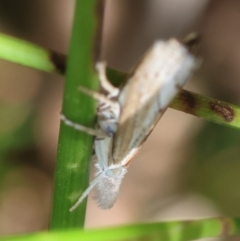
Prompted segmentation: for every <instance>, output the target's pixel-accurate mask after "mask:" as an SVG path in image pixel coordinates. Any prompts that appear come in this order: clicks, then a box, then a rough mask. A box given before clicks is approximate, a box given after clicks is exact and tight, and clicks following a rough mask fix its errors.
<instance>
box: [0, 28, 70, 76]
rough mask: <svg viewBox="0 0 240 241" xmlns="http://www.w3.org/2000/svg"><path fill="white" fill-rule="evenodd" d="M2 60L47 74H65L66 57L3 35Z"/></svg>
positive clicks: (1, 41)
mask: <svg viewBox="0 0 240 241" xmlns="http://www.w3.org/2000/svg"><path fill="white" fill-rule="evenodd" d="M0 59H3V60H7V61H9V62H12V63H16V64H20V65H23V66H26V67H28V68H33V69H37V70H41V71H45V72H59V73H63V72H64V69H65V64H66V55H63V54H60V53H56V52H52V51H50V50H47V49H44V48H42V47H40V46H38V45H35V44H32V43H30V42H27V41H24V40H21V39H17V38H14V37H11V36H8V35H5V34H2V33H1V34H0Z"/></svg>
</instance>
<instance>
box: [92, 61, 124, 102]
mask: <svg viewBox="0 0 240 241" xmlns="http://www.w3.org/2000/svg"><path fill="white" fill-rule="evenodd" d="M95 68H96V70H97V72H98V77H99V81H100V84H101V87H102V88H103V89H104V90H105V91H107V92H108V97H109V98H112V97H117V96H118V94H119V89H118V88H116V87H114V86H113V85H112V84H111V83H110V81H109V80H108V78H107V75H106V62H103V61H100V62H97V63H96V66H95Z"/></svg>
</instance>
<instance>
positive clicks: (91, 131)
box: [60, 113, 109, 138]
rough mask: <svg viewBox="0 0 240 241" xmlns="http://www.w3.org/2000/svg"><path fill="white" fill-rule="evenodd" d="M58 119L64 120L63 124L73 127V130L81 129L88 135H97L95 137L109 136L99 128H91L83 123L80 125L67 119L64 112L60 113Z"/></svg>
mask: <svg viewBox="0 0 240 241" xmlns="http://www.w3.org/2000/svg"><path fill="white" fill-rule="evenodd" d="M60 119H61V120H62V121H63V122H64V124H65V125H67V126H71V127H72V128H74V129H75V130H78V131H82V132H85V133H87V134H89V135H93V136H97V137H102V138H106V137H109V136H108V135H107V134H106V133H104V132H103V131H101V130H97V129H92V128H89V127H86V126H83V125H80V124H78V123H75V122H73V121H71V120H69V119H68V118H67V117H66V116H65V115H64V114H62V113H61V114H60Z"/></svg>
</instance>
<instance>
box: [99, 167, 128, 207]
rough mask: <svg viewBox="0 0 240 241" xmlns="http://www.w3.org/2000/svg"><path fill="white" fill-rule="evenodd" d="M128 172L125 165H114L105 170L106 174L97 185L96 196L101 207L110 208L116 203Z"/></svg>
mask: <svg viewBox="0 0 240 241" xmlns="http://www.w3.org/2000/svg"><path fill="white" fill-rule="evenodd" d="M126 172H127V170H126V168H125V167H123V166H116V167H114V165H112V166H110V167H109V168H108V169H107V170H105V171H104V175H102V178H101V179H100V180H99V182H98V183H97V185H96V195H95V197H94V199H95V200H96V201H97V203H98V205H99V207H100V208H102V209H109V208H111V207H112V206H113V205H114V203H115V201H116V199H117V197H118V193H119V188H120V185H121V182H122V179H123V177H124V175H125V174H126Z"/></svg>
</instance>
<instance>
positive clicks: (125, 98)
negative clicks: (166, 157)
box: [62, 39, 195, 211]
mask: <svg viewBox="0 0 240 241" xmlns="http://www.w3.org/2000/svg"><path fill="white" fill-rule="evenodd" d="M194 66H195V59H194V57H193V56H192V55H191V54H190V53H189V52H188V50H187V49H186V47H184V46H183V45H182V44H181V43H179V42H178V41H177V40H175V39H170V40H169V41H157V42H155V43H154V44H153V46H152V47H151V48H150V49H149V50H148V52H147V53H146V54H145V55H144V57H143V58H142V60H141V62H140V63H139V64H138V65H137V66H136V68H135V69H134V71H133V72H132V73H131V74H130V75H129V78H128V81H127V82H126V84H125V85H124V86H123V87H122V89H120V90H116V88H115V87H113V89H112V90H113V93H112V95H111V93H110V92H111V91H109V93H108V94H107V95H102V94H99V93H95V92H92V91H90V90H86V89H84V88H81V90H82V91H84V92H85V93H86V94H88V95H90V96H92V97H94V98H95V99H97V100H98V101H99V103H100V106H101V107H104V108H102V111H103V112H101V108H99V113H98V124H99V126H100V130H92V129H91V131H88V129H89V128H87V129H84V127H83V126H81V125H79V124H76V123H73V122H71V121H70V120H68V119H67V118H66V117H64V116H63V117H62V119H63V120H64V122H65V123H66V124H67V125H69V126H72V127H73V128H76V129H79V130H82V131H85V132H87V133H89V134H96V137H95V141H94V148H95V152H96V156H97V159H98V163H97V164H96V165H95V166H96V168H97V170H98V171H97V173H96V176H95V178H94V180H93V181H92V182H91V183H90V185H89V187H88V188H87V190H86V191H85V192H84V193H83V194H82V195H81V197H80V198H79V199H78V201H77V202H76V203H75V204H74V206H73V207H72V208H71V209H70V211H73V210H74V209H75V208H76V207H77V206H78V205H79V204H80V203H81V202H82V200H83V199H84V198H85V197H86V196H87V195H88V194H89V192H90V191H91V190H92V189H93V188H94V187H95V186H96V191H97V195H96V197H95V199H96V200H97V202H98V205H99V206H100V207H101V208H103V209H109V208H111V207H112V206H113V205H114V203H115V201H116V199H117V196H118V193H119V187H120V184H121V181H122V179H123V177H124V175H125V174H126V173H127V167H128V166H129V164H130V162H131V160H132V158H133V157H134V155H135V154H136V153H137V151H138V150H139V149H140V147H141V146H142V144H143V143H144V141H145V140H146V138H147V137H148V135H149V134H150V133H151V131H152V130H153V128H154V127H155V125H156V124H157V122H158V121H159V119H160V117H161V116H162V115H163V113H164V111H165V110H166V108H167V107H168V105H169V104H170V102H171V101H172V99H173V97H174V96H175V95H176V94H177V93H178V91H179V89H180V88H181V87H182V86H183V85H184V83H185V82H186V81H187V79H188V78H189V76H190V75H191V73H192V69H193V68H194ZM98 71H99V78H100V80H101V85H104V86H105V89H108V90H111V88H112V86H111V84H110V83H109V82H108V81H107V79H106V75H105V72H104V65H102V64H100V65H98ZM106 86H107V87H106ZM109 86H110V87H109ZM99 133H104V134H100V135H98V134H99ZM98 136H101V138H99V137H98ZM103 136H105V137H103Z"/></svg>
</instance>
